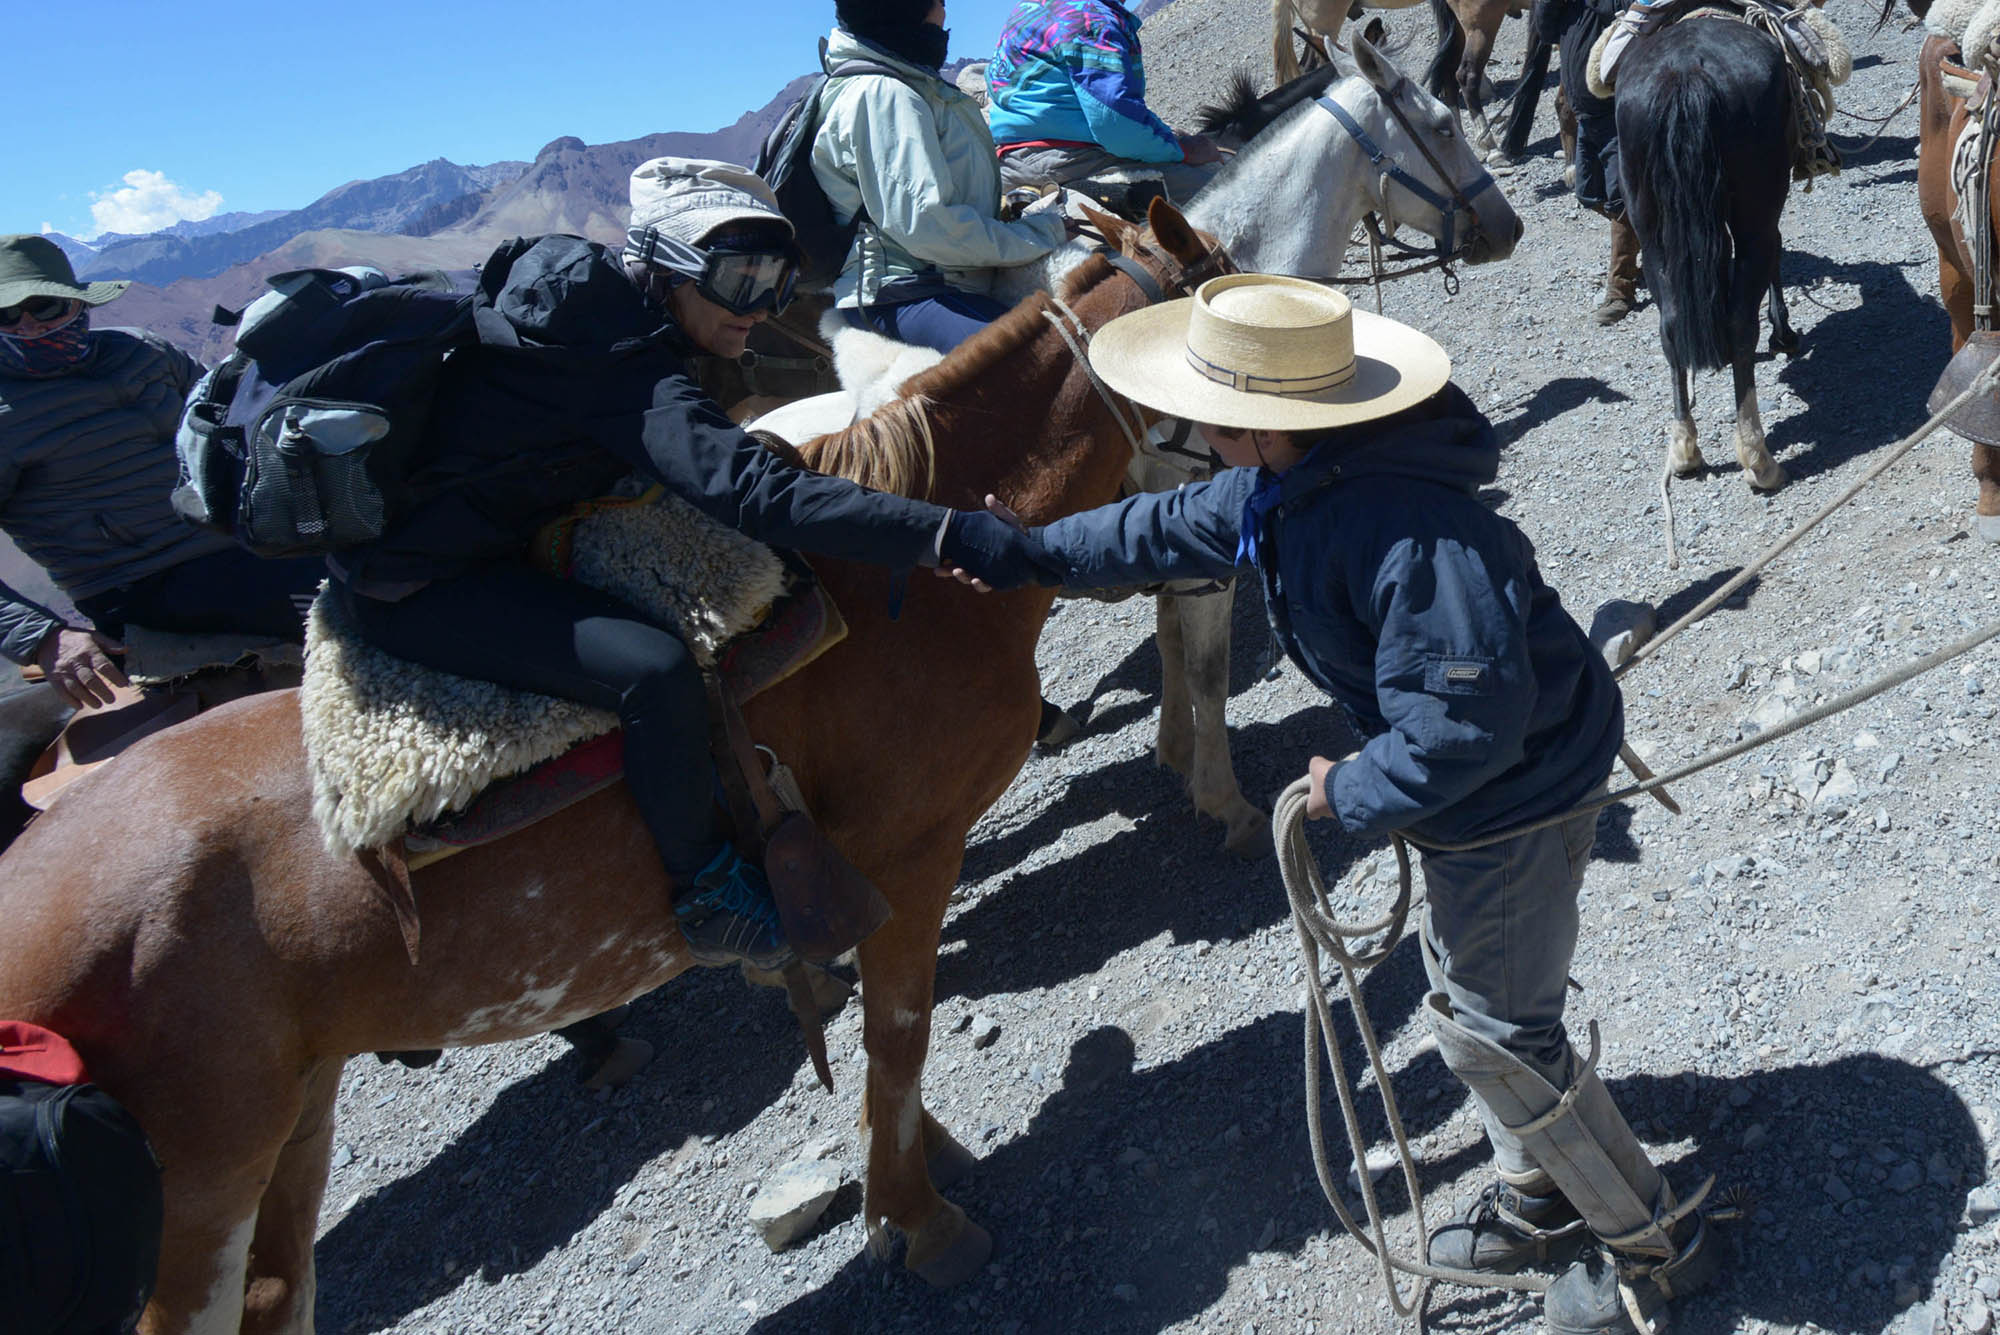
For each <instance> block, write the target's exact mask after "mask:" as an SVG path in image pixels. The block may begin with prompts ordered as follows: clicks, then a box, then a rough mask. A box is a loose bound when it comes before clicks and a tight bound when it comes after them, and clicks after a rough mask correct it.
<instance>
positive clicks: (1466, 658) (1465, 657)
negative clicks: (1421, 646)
mask: <svg viewBox="0 0 2000 1335" xmlns="http://www.w3.org/2000/svg"><path fill="white" fill-rule="evenodd" d="M1499 684H1500V683H1499V679H1498V674H1497V673H1495V672H1494V670H1493V660H1492V659H1491V658H1484V657H1481V656H1479V655H1477V654H1450V655H1447V654H1425V655H1424V690H1425V691H1426V692H1428V693H1430V694H1432V695H1492V694H1493V693H1494V692H1495V691H1497V690H1498V689H1499Z"/></svg>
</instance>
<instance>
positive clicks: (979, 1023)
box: [972, 1015, 1000, 1048]
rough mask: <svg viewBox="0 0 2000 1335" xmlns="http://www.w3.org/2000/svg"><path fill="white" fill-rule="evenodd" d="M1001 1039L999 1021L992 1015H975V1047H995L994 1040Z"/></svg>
mask: <svg viewBox="0 0 2000 1335" xmlns="http://www.w3.org/2000/svg"><path fill="white" fill-rule="evenodd" d="M999 1037H1000V1022H999V1021H998V1020H996V1019H994V1018H993V1017H992V1016H990V1015H975V1016H973V1017H972V1046H973V1047H975V1048H990V1047H992V1046H993V1042H994V1040H995V1039H997V1038H999Z"/></svg>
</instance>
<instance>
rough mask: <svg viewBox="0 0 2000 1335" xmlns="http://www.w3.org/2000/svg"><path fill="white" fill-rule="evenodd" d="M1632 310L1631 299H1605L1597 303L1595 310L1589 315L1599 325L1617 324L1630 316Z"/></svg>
mask: <svg viewBox="0 0 2000 1335" xmlns="http://www.w3.org/2000/svg"><path fill="white" fill-rule="evenodd" d="M1632 310H1633V301H1632V298H1630V297H1606V298H1605V299H1604V300H1602V301H1600V302H1598V303H1597V309H1596V310H1594V311H1592V312H1591V313H1590V318H1591V319H1593V320H1595V321H1597V323H1599V324H1605V325H1610V324H1617V323H1618V322H1619V321H1620V320H1622V319H1624V318H1625V317H1626V316H1628V315H1630V314H1631V313H1632Z"/></svg>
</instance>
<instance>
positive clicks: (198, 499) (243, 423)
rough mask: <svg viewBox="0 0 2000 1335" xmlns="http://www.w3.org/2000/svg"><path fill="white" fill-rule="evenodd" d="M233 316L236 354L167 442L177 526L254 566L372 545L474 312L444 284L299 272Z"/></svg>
mask: <svg viewBox="0 0 2000 1335" xmlns="http://www.w3.org/2000/svg"><path fill="white" fill-rule="evenodd" d="M267 281H268V282H269V284H270V288H271V290H270V291H269V292H267V293H265V294H264V295H263V296H262V297H259V298H258V299H257V300H256V301H255V302H253V303H251V304H250V306H249V307H247V308H246V309H244V310H243V311H241V312H231V311H226V310H221V309H218V310H217V311H216V317H215V318H216V322H217V323H219V324H234V325H236V348H235V351H234V352H233V353H231V354H230V356H229V357H228V358H227V359H225V360H224V361H223V362H222V364H221V365H219V366H217V367H216V368H215V369H214V370H212V371H210V372H209V373H208V374H207V375H206V376H204V377H202V379H201V380H200V381H199V382H198V383H197V384H196V385H195V388H194V391H193V392H192V393H191V394H190V395H189V396H188V404H187V408H186V410H185V411H184V412H183V413H182V415H181V423H180V428H179V430H178V431H177V432H176V433H175V437H174V452H175V454H176V455H177V456H178V459H179V480H178V484H177V485H176V486H175V488H174V491H173V496H172V502H173V507H174V510H175V512H176V513H178V514H179V515H180V516H181V517H182V518H183V519H186V520H187V521H189V522H190V523H193V524H196V525H198V526H200V527H202V528H207V529H212V530H214V531H216V532H219V533H223V534H226V535H228V536H230V537H233V538H235V539H236V540H237V541H238V542H240V543H242V544H243V545H244V546H245V547H248V548H249V549H250V550H251V551H253V552H255V553H256V554H257V555H259V556H269V557H278V556H302V555H312V554H320V553H326V552H334V551H339V550H341V549H342V548H345V547H352V546H355V545H357V544H359V543H363V542H368V541H371V540H372V539H375V538H378V537H380V536H381V535H382V532H383V530H384V528H385V527H386V525H387V524H388V523H389V521H390V520H391V519H392V518H393V517H395V516H396V515H397V514H398V513H400V512H401V511H402V509H403V508H404V507H405V506H406V505H407V504H408V501H409V499H410V496H409V488H408V481H407V479H408V474H409V472H410V467H411V460H412V456H413V454H414V453H415V451H416V448H417V445H418V444H419V442H420V441H421V439H422V437H423V432H424V426H425V422H426V420H427V418H428V417H429V414H430V406H431V400H432V397H433V395H434V394H435V391H436V388H437V385H438V382H439V379H440V376H441V374H442V371H443V368H444V363H445V360H446V358H447V357H449V356H450V355H451V353H452V352H453V351H455V350H456V349H458V348H460V347H463V346H466V345H468V344H470V343H472V342H474V341H475V340H476V336H475V335H474V333H473V323H472V299H471V297H470V296H468V295H464V294H459V293H454V292H452V291H451V290H450V285H449V283H448V282H447V280H446V279H445V278H444V276H443V275H441V274H438V275H425V276H417V277H408V278H402V279H396V280H391V279H390V278H389V277H388V276H387V275H385V274H383V273H382V272H381V271H379V270H376V269H370V268H365V267H356V268H351V269H300V270H296V271H293V272H290V273H281V274H276V275H274V276H273V277H271V278H270V279H269V280H267Z"/></svg>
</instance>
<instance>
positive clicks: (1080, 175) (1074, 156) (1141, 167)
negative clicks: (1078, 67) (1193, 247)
mask: <svg viewBox="0 0 2000 1335" xmlns="http://www.w3.org/2000/svg"><path fill="white" fill-rule="evenodd" d="M1221 170H1222V164H1221V163H1219V162H1218V163H1210V164H1208V165H1206V166H1200V167H1197V166H1195V165H1194V164H1193V163H1190V162H1129V161H1127V160H1126V159H1124V158H1115V157H1113V156H1111V154H1109V153H1107V152H1105V151H1104V150H1103V149H1101V148H1098V147H1096V146H1095V145H1091V146H1088V147H1079V148H1017V149H1015V150H1013V151H1012V152H1009V153H1002V154H1001V155H1000V188H1001V189H1002V190H1012V189H1014V188H1015V187H1016V186H1023V185H1043V184H1054V185H1068V184H1069V183H1070V182H1071V181H1082V180H1087V179H1089V178H1090V177H1093V176H1101V175H1103V174H1104V173H1106V172H1114V171H1115V172H1157V173H1159V177H1160V186H1161V188H1162V189H1164V190H1165V191H1166V192H1167V199H1168V200H1169V202H1171V203H1174V204H1179V205H1181V206H1183V207H1185V206H1186V205H1187V202H1188V201H1189V200H1191V199H1193V198H1194V197H1195V195H1196V194H1198V193H1199V192H1200V190H1201V188H1202V187H1203V186H1205V185H1207V184H1208V182H1209V178H1211V177H1213V176H1214V175H1215V174H1216V173H1217V172H1219V171H1221Z"/></svg>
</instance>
